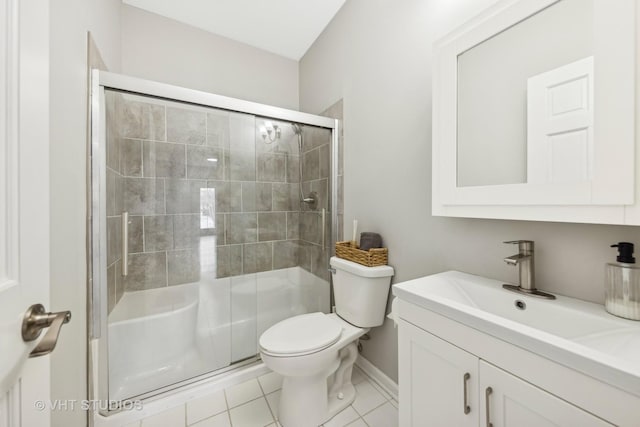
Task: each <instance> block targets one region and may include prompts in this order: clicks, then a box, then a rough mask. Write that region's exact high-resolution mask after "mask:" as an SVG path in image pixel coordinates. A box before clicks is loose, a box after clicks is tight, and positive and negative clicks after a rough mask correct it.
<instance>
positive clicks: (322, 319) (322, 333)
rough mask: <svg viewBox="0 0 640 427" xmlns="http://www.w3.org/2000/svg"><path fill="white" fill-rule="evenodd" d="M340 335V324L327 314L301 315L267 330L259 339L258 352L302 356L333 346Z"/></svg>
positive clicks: (283, 355)
mask: <svg viewBox="0 0 640 427" xmlns="http://www.w3.org/2000/svg"><path fill="white" fill-rule="evenodd" d="M341 334H342V327H341V326H340V324H339V323H338V322H336V321H334V320H332V319H331V318H330V317H328V316H327V315H326V314H324V313H320V312H318V313H309V314H302V315H300V316H295V317H291V318H289V319H285V320H283V321H281V322H279V323H276V324H275V325H273V326H272V327H270V328H269V329H267V330H266V331H265V332H264V333H263V334H262V336H261V337H260V351H262V352H263V353H266V354H268V355H271V356H275V357H278V356H279V357H285V356H286V357H289V356H304V355H307V354H312V353H316V352H318V351H321V350H324V349H325V348H327V347H329V346H331V345H333V344H335V343H336V342H337V341H338V340H339V339H340V335H341Z"/></svg>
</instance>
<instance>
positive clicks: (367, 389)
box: [352, 381, 387, 415]
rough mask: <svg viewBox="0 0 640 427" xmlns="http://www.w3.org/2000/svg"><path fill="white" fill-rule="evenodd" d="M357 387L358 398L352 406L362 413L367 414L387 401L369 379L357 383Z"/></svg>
mask: <svg viewBox="0 0 640 427" xmlns="http://www.w3.org/2000/svg"><path fill="white" fill-rule="evenodd" d="M355 387H356V400H355V401H354V402H353V405H352V406H353V409H355V410H356V411H357V412H358V413H359V414H360V415H364V414H366V413H367V412H369V411H370V410H372V409H374V408H376V407H378V406H380V405H382V404H383V403H385V402H386V401H387V399H385V397H384V396H383V395H382V394H381V393H380V392H379V391H378V390H377V389H376V388H375V387H374V386H373V385H371V383H370V382H369V381H363V382H361V383H360V384H356V386H355Z"/></svg>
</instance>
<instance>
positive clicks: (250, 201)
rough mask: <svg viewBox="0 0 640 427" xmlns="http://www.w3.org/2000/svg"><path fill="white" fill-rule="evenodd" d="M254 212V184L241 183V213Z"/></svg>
mask: <svg viewBox="0 0 640 427" xmlns="http://www.w3.org/2000/svg"><path fill="white" fill-rule="evenodd" d="M255 211H256V183H255V182H243V183H242V212H255Z"/></svg>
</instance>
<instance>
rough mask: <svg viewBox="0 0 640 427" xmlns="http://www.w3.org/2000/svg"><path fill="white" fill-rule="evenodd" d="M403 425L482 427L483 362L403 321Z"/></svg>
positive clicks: (400, 332) (401, 375)
mask: <svg viewBox="0 0 640 427" xmlns="http://www.w3.org/2000/svg"><path fill="white" fill-rule="evenodd" d="M398 334H399V341H398V345H399V383H400V425H401V426H402V427H451V426H456V427H471V426H474V427H477V426H478V416H479V410H478V409H479V408H478V375H477V373H478V358H477V357H476V356H474V355H472V354H469V353H467V352H466V351H464V350H461V349H459V348H458V347H455V346H454V345H451V344H449V343H447V342H445V341H443V340H441V339H440V338H437V337H435V336H434V335H431V334H430V333H428V332H426V331H424V330H422V329H420V328H417V327H415V326H413V325H412V324H410V323H407V322H405V321H403V320H400V327H399V332H398Z"/></svg>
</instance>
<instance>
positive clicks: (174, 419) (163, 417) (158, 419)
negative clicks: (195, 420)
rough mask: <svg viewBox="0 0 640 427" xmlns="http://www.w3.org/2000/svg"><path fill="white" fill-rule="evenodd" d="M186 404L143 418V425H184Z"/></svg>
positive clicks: (179, 426)
mask: <svg viewBox="0 0 640 427" xmlns="http://www.w3.org/2000/svg"><path fill="white" fill-rule="evenodd" d="M184 408H185V406H184V405H180V406H177V407H175V408H172V409H169V410H167V411H164V412H160V413H159V414H156V415H152V416H150V417H149V418H145V419H144V420H142V427H184V425H185V423H184Z"/></svg>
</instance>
